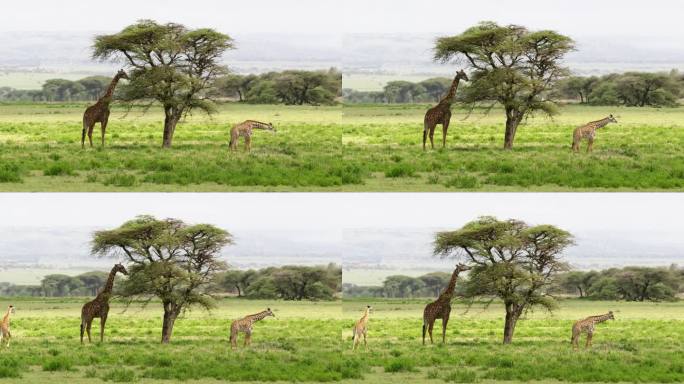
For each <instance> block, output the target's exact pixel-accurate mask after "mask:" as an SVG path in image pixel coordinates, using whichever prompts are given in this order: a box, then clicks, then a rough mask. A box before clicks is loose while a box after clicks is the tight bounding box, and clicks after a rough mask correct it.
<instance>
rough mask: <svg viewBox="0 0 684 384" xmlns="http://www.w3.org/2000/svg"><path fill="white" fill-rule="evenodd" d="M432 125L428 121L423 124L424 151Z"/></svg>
mask: <svg viewBox="0 0 684 384" xmlns="http://www.w3.org/2000/svg"><path fill="white" fill-rule="evenodd" d="M429 125H430V124H429V123H428V122H427V121H426V122H424V123H423V151H424V150H425V142H426V141H427V136H428V131H429V130H430V126H429Z"/></svg>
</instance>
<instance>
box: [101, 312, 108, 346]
mask: <svg viewBox="0 0 684 384" xmlns="http://www.w3.org/2000/svg"><path fill="white" fill-rule="evenodd" d="M106 322H107V315H102V317H101V318H100V343H102V342H104V331H105V323H106Z"/></svg>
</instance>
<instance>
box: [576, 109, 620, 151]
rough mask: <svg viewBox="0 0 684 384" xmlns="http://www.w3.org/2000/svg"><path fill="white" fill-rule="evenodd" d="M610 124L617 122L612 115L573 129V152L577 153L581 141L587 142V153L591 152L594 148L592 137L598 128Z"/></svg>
mask: <svg viewBox="0 0 684 384" xmlns="http://www.w3.org/2000/svg"><path fill="white" fill-rule="evenodd" d="M610 123H617V120H615V118H614V117H613V115H610V116H608V117H606V118H603V119H601V120H596V121H592V122H590V123H587V124H585V125H583V126H581V127H577V128H575V131H574V132H573V133H572V150H573V151H574V152H579V146H580V141H581V140H582V139H587V141H588V142H589V143H588V144H587V153H588V152H591V151H592V150H593V147H594V137H595V136H596V130H597V129H599V128H603V127H605V126H606V125H608V124H610Z"/></svg>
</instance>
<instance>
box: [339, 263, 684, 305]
mask: <svg viewBox="0 0 684 384" xmlns="http://www.w3.org/2000/svg"><path fill="white" fill-rule="evenodd" d="M450 277H451V274H449V273H444V272H433V273H428V274H426V275H422V276H418V277H410V276H405V275H393V276H388V277H387V278H385V281H384V282H383V284H382V285H380V286H361V285H355V284H349V283H345V284H344V285H343V287H342V294H343V295H344V296H345V297H383V298H418V297H437V296H439V294H440V292H441V291H442V289H444V287H445V286H446V285H447V283H448V282H449V278H450ZM466 280H467V277H466V276H459V281H460V283H459V284H456V295H457V296H461V295H463V293H464V289H465V287H466V285H467V284H465V281H466ZM553 290H554V291H555V293H556V294H565V295H571V296H576V297H579V298H585V299H589V300H625V301H669V300H675V299H677V297H678V295H679V294H682V293H684V268H679V267H677V266H674V265H673V266H670V267H656V268H653V267H624V268H610V269H605V270H601V271H588V272H584V271H571V272H565V273H562V274H559V275H558V277H557V279H556V281H555V285H554V288H553Z"/></svg>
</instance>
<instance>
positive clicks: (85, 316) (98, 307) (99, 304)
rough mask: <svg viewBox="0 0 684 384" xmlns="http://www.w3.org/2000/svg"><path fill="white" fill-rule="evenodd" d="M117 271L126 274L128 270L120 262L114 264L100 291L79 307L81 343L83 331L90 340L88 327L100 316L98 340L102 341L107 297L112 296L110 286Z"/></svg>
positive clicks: (107, 308) (107, 311)
mask: <svg viewBox="0 0 684 384" xmlns="http://www.w3.org/2000/svg"><path fill="white" fill-rule="evenodd" d="M118 272H121V273H123V274H124V275H128V271H126V268H124V266H123V265H121V264H115V265H114V267H113V268H112V270H111V271H110V272H109V277H107V282H106V283H105V286H104V288H102V291H100V293H98V294H97V296H96V297H95V298H94V299H93V300H92V301H89V302H87V303H85V304H84V305H83V308H82V309H81V344H83V332H84V331H86V332H87V333H88V342H91V341H92V340H90V327H91V325H92V324H93V319H94V318H96V317H99V318H100V342H103V341H104V329H105V323H106V322H107V315H108V314H109V299H110V297H111V296H112V288H113V287H114V277H115V276H116V274H117V273H118Z"/></svg>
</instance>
